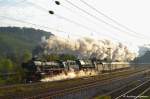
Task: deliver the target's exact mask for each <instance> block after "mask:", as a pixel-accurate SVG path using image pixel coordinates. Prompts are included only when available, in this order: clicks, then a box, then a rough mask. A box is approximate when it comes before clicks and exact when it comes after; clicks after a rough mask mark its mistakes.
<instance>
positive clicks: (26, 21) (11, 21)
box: [0, 0, 150, 50]
mask: <svg viewBox="0 0 150 99" xmlns="http://www.w3.org/2000/svg"><path fill="white" fill-rule="evenodd" d="M58 1H60V5H56V4H55V0H0V26H19V27H33V28H36V29H42V30H46V31H49V32H52V33H53V34H55V35H58V36H61V37H65V38H67V37H70V38H81V37H90V38H94V39H110V40H112V41H115V42H122V43H124V44H126V45H128V46H129V47H130V48H131V49H133V50H137V46H141V45H144V44H150V41H149V39H150V28H149V26H150V13H149V9H150V6H149V3H150V1H149V0H84V1H85V2H86V3H88V4H90V5H91V6H92V7H94V8H96V9H97V10H98V11H100V12H102V13H104V14H105V15H107V16H109V17H110V18H112V19H114V20H115V21H117V22H118V23H120V24H122V25H124V26H126V27H128V28H130V29H131V30H132V31H134V32H131V31H128V30H126V29H125V28H122V27H121V26H118V25H117V24H115V23H114V22H112V21H111V20H109V19H108V18H106V17H104V16H103V15H101V14H99V13H97V12H96V11H94V10H92V9H91V8H89V7H88V6H87V5H85V4H84V3H82V2H81V1H80V0H58ZM67 1H69V2H71V3H73V4H74V5H76V6H77V7H79V8H80V9H83V10H84V11H86V12H88V13H90V14H91V16H90V15H88V14H86V13H85V12H83V11H81V10H79V9H78V8H76V7H74V6H72V5H71V4H70V3H68V2H67ZM49 10H52V11H54V14H53V15H51V14H49V13H48V11H49ZM92 16H94V17H92ZM66 19H67V20H66ZM68 20H71V22H70V21H68ZM72 21H73V22H74V23H76V24H74V23H73V22H72ZM106 23H108V24H109V25H108V24H106ZM112 26H113V27H112ZM114 27H117V29H115V28H114ZM118 28H119V29H120V30H121V31H120V30H118Z"/></svg>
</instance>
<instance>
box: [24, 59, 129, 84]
mask: <svg viewBox="0 0 150 99" xmlns="http://www.w3.org/2000/svg"><path fill="white" fill-rule="evenodd" d="M22 67H23V68H24V70H25V72H26V77H25V79H26V80H27V81H39V80H40V79H41V78H42V77H43V76H53V75H57V74H60V73H62V72H64V73H66V74H67V72H68V71H71V70H74V71H75V72H78V71H80V70H83V71H89V70H95V71H98V72H110V71H116V70H122V69H126V68H129V67H130V64H129V63H128V62H111V63H110V62H102V61H101V60H96V59H78V60H67V61H61V60H57V61H39V60H35V59H32V60H30V61H28V62H27V63H23V64H22Z"/></svg>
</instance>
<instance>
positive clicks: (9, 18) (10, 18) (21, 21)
mask: <svg viewBox="0 0 150 99" xmlns="http://www.w3.org/2000/svg"><path fill="white" fill-rule="evenodd" d="M0 17H1V18H5V19H8V20H13V21H17V22H20V23H25V24H30V25H33V26H37V27H41V28H47V29H50V30H54V31H57V32H64V31H61V30H58V29H54V28H51V27H47V26H44V25H38V24H34V23H31V22H27V21H24V20H19V19H15V18H12V17H7V16H0Z"/></svg>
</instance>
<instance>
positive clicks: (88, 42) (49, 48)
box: [40, 36, 136, 61]
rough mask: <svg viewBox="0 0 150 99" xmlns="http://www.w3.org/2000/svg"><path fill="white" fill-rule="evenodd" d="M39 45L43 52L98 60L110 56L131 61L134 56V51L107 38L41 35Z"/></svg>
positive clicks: (115, 59)
mask: <svg viewBox="0 0 150 99" xmlns="http://www.w3.org/2000/svg"><path fill="white" fill-rule="evenodd" d="M40 45H41V47H42V48H44V53H45V54H51V53H56V54H72V55H75V56H77V57H79V58H97V59H100V60H103V59H108V58H110V57H111V59H112V61H131V60H133V59H134V58H135V57H136V54H135V53H132V52H131V51H129V49H128V48H127V47H126V46H124V45H123V44H121V43H113V42H111V41H109V40H94V39H91V38H82V39H77V40H72V39H69V38H68V39H64V38H60V37H57V36H51V37H50V38H48V39H46V38H45V37H42V40H41V43H40Z"/></svg>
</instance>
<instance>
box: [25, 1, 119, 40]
mask: <svg viewBox="0 0 150 99" xmlns="http://www.w3.org/2000/svg"><path fill="white" fill-rule="evenodd" d="M28 3H30V4H32V5H33V6H35V7H36V8H38V9H40V10H43V11H46V12H49V9H47V8H44V7H43V6H40V5H38V4H35V3H32V2H28ZM50 12H51V10H50ZM52 12H53V11H52ZM52 14H53V15H55V16H56V17H58V18H60V19H63V20H65V21H67V22H69V23H72V24H75V25H76V26H78V27H82V28H84V29H85V30H88V31H90V32H95V33H100V31H96V30H94V29H93V28H91V27H88V26H86V25H83V24H81V23H79V22H76V21H74V20H71V19H69V18H66V17H64V16H61V15H59V14H56V13H55V14H54V13H52ZM90 34H91V33H90ZM111 37H112V38H114V39H117V40H118V38H117V37H116V36H115V35H111Z"/></svg>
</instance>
